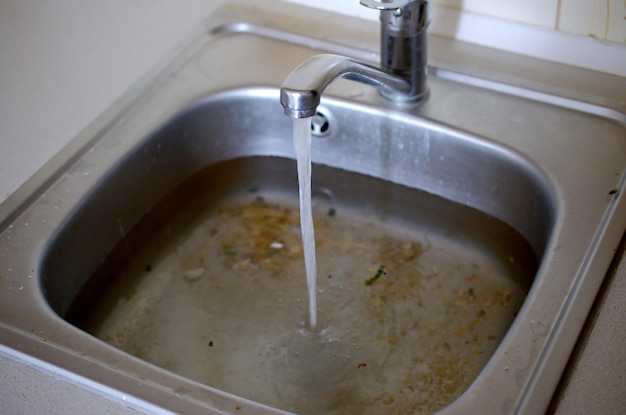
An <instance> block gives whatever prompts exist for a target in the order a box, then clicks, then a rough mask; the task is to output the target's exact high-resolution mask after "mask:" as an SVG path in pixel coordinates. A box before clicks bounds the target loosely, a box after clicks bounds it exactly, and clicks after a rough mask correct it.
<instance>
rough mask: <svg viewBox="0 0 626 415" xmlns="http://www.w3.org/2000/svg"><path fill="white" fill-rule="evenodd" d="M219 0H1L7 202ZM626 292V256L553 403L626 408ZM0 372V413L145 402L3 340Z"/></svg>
mask: <svg viewBox="0 0 626 415" xmlns="http://www.w3.org/2000/svg"><path fill="white" fill-rule="evenodd" d="M222 3H224V1H215V0H214V1H206V0H137V1H133V2H128V1H122V0H110V1H107V2H95V3H94V2H76V1H70V0H54V1H44V0H32V1H28V2H24V1H19V0H8V1H5V2H3V3H2V4H0V60H1V61H2V66H1V68H0V90H2V94H0V148H1V149H2V150H1V151H0V203H3V202H5V201H6V200H7V199H8V198H9V196H10V195H11V194H12V193H13V192H14V191H15V190H17V189H18V188H19V187H20V186H21V185H22V184H23V183H25V182H26V181H27V180H28V179H29V178H30V177H31V176H32V175H33V174H34V173H35V172H36V171H37V170H38V169H39V168H41V167H42V166H43V165H44V164H45V163H46V162H47V161H48V160H49V159H50V158H51V157H53V156H54V155H55V154H56V153H58V152H59V151H60V150H61V149H62V148H63V147H64V146H65V145H67V144H68V143H69V142H70V140H71V139H72V138H74V137H75V136H76V135H77V134H78V133H79V132H80V131H81V130H82V129H83V128H85V127H86V126H87V125H88V124H89V123H90V122H91V121H92V120H93V119H95V118H96V117H97V116H98V115H99V114H100V113H101V112H102V111H103V110H105V109H106V108H107V107H108V106H109V105H111V104H112V103H113V102H114V101H115V100H116V99H117V98H119V97H120V96H121V95H122V94H123V93H124V92H125V91H126V90H127V89H128V88H129V87H130V85H131V84H133V83H134V82H135V81H137V80H138V79H139V78H140V77H141V76H142V75H143V74H144V73H145V72H146V71H148V70H149V69H150V68H151V67H153V66H154V65H155V64H156V63H158V62H159V61H160V60H162V59H163V57H164V56H165V55H167V53H168V52H170V51H171V50H173V49H174V48H175V47H176V45H179V44H181V42H183V41H184V39H185V38H186V36H188V35H189V34H190V33H192V32H193V30H194V28H196V27H197V26H198V25H199V24H200V23H201V22H202V21H203V20H204V19H206V18H207V17H208V16H209V15H210V13H211V12H212V11H213V10H214V9H216V8H217V7H218V6H220V5H221V4H222ZM166 22H167V23H166ZM621 79H623V78H621ZM624 82H626V80H624ZM622 87H623V86H622ZM625 297H626V265H625V261H622V263H621V264H620V265H619V266H618V265H617V264H616V270H615V273H614V274H613V276H612V278H610V279H609V280H608V281H607V282H606V283H605V287H604V291H603V294H602V295H601V297H600V298H599V300H598V304H597V305H596V307H595V311H594V314H593V317H592V318H591V319H590V322H589V323H588V328H587V329H586V331H585V333H584V335H583V337H582V341H581V342H580V345H579V347H578V351H577V354H576V357H575V359H573V361H572V364H571V365H570V369H569V371H568V376H567V378H566V380H565V381H564V382H563V385H562V389H561V393H560V395H559V396H560V397H559V399H558V402H559V405H558V407H556V413H559V414H579V413H580V414H586V413H619V412H620V411H623V408H626V395H625V394H624V393H623V391H624V390H626V376H624V373H626V358H624V354H623V352H622V350H623V348H624V345H626V324H624V321H623V320H624V319H623V317H624V316H625V315H626V301H625ZM0 384H2V385H3V386H2V387H1V388H0V413H30V414H37V413H42V414H43V413H46V414H49V413H85V411H86V410H88V409H91V411H90V412H91V413H103V414H104V413H137V412H136V411H135V410H132V409H129V408H127V407H126V406H125V405H124V404H123V403H122V404H120V403H119V402H118V403H111V402H109V401H107V399H106V398H105V397H103V396H102V395H101V394H96V393H94V391H93V390H89V388H79V387H77V386H75V385H74V384H72V379H71V376H69V375H68V377H63V376H59V375H58V374H57V375H52V374H51V373H50V372H49V371H48V370H47V369H46V368H45V367H35V366H32V365H31V364H29V363H26V362H23V361H20V360H19V359H16V358H14V357H8V356H7V355H6V354H4V353H3V351H2V350H0ZM33 398H36V399H35V400H33Z"/></svg>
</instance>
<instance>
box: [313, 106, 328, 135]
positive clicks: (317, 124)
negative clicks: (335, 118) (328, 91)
mask: <svg viewBox="0 0 626 415" xmlns="http://www.w3.org/2000/svg"><path fill="white" fill-rule="evenodd" d="M330 132H331V122H330V116H329V115H328V113H327V112H326V110H325V109H323V108H318V109H317V111H316V112H315V115H314V116H313V117H312V118H311V135H313V136H315V137H326V136H327V135H329V134H330Z"/></svg>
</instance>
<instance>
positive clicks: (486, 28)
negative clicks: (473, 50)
mask: <svg viewBox="0 0 626 415" xmlns="http://www.w3.org/2000/svg"><path fill="white" fill-rule="evenodd" d="M288 1H290V2H293V3H300V4H304V5H307V6H312V7H317V8H321V9H326V10H332V11H335V12H338V13H345V14H349V15H352V16H357V17H361V18H365V19H370V20H376V19H378V13H376V12H374V11H373V10H370V9H367V8H365V7H361V6H359V1H358V0H288ZM431 2H432V3H433V4H434V5H435V6H434V7H432V8H431V10H432V12H431V17H432V19H431V25H430V28H429V32H430V33H431V34H437V35H441V36H446V37H452V38H455V39H457V40H460V41H464V42H470V43H475V44H478V45H482V46H486V47H490V48H495V49H501V50H506V51H509V52H513V53H518V54H522V55H527V56H531V57H534V58H539V59H545V60H549V61H553V62H559V63H563V64H566V65H572V66H578V67H581V68H586V69H591V70H594V71H599V72H604V73H608V74H612V75H617V76H621V77H626V0H431Z"/></svg>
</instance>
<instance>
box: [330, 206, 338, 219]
mask: <svg viewBox="0 0 626 415" xmlns="http://www.w3.org/2000/svg"><path fill="white" fill-rule="evenodd" d="M336 213H337V211H336V210H335V208H330V209H328V216H330V217H331V218H333V217H335V214H336Z"/></svg>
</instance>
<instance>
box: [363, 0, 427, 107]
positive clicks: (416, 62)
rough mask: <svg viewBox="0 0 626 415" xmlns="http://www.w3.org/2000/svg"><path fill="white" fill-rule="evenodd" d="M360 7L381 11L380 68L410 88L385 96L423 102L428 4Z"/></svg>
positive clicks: (409, 1) (396, 1) (420, 0)
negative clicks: (406, 83) (406, 91)
mask: <svg viewBox="0 0 626 415" xmlns="http://www.w3.org/2000/svg"><path fill="white" fill-rule="evenodd" d="M361 4H362V5H364V6H366V7H371V8H375V9H378V10H380V22H381V30H380V47H381V53H380V66H381V69H382V70H384V71H385V72H387V73H390V74H394V75H398V76H400V77H402V78H403V79H406V80H407V81H408V82H409V83H410V85H411V90H410V91H409V93H408V94H392V95H386V94H384V95H385V97H386V98H388V99H390V100H393V101H396V102H398V101H400V102H403V101H404V102H419V101H422V100H424V99H425V98H426V97H427V96H428V88H427V86H426V75H427V62H428V59H427V52H428V47H427V46H428V39H427V33H426V29H427V28H428V24H429V23H430V18H429V10H428V1H426V0H393V1H386V2H380V1H376V0H361Z"/></svg>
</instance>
